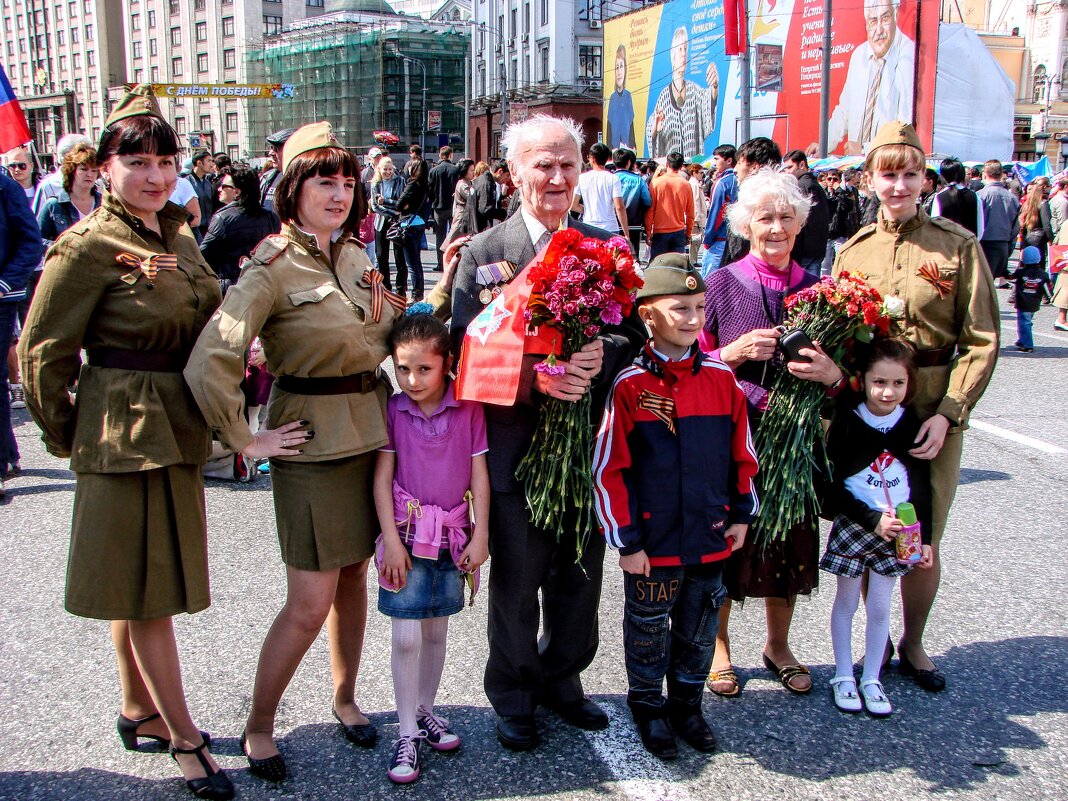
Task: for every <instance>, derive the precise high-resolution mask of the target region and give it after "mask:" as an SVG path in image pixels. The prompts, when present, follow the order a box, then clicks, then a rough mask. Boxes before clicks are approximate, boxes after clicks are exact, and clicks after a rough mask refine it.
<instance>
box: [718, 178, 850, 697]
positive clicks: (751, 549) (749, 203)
mask: <svg viewBox="0 0 1068 801" xmlns="http://www.w3.org/2000/svg"><path fill="white" fill-rule="evenodd" d="M809 206H810V201H809V200H808V198H807V197H806V196H805V194H804V193H803V192H802V191H801V190H800V188H799V187H798V184H797V179H796V178H794V177H793V176H792V175H789V174H787V173H778V172H773V171H772V170H770V169H764V170H761V171H760V172H758V173H757V174H756V175H752V176H749V177H748V178H747V179H746V180H745V181H743V182H742V184H741V188H740V190H739V192H738V201H737V202H736V203H735V204H733V205H732V206H731V208H730V211H728V217H729V219H730V225H731V229H732V230H733V231H736V232H738V233H739V234H741V235H742V236H744V237H747V238H748V240H749V254H748V255H746V256H745V257H743V258H742V259H740V260H738V261H736V262H734V263H733V264H731V265H729V266H727V267H724V268H723V269H720V270H717V271H715V272H714V273H712V274H711V275H710V276H709V278H708V291H707V294H706V298H705V299H706V306H705V329H704V335H705V337H704V342H705V345H706V346H708V347H711V348H712V355H713V356H714V357H715V358H717V359H721V360H722V361H723V362H725V363H726V364H727V365H728V366H729V367H730V368H731V369H732V370H733V371H734V375H735V377H736V378H737V380H738V383H739V384H740V385H741V388H742V391H743V392H744V393H745V396H746V400H747V406H748V409H749V422H750V427H751V428H752V429H753V430H755V429H756V428H757V426H758V425H759V423H760V419H761V417H762V415H763V413H764V410H765V409H766V408H767V404H768V388H769V387H771V385H772V382H773V381H774V380H775V376H776V374H777V373H778V371H780V370H783V369H787V370H789V371H790V372H791V373H792V374H793V375H795V376H797V377H798V378H802V379H805V380H809V381H819V382H821V383H823V384H825V385H827V386H832V385H834V384H836V383H837V382H838V381H839V380H840V379H841V378H842V371H841V369H840V368H839V367H838V365H837V364H835V362H834V360H832V359H831V358H830V357H829V356H827V355H826V354H825V353H824V352H823V350H822V349H820V348H819V344H818V343H816V347H815V349H814V350H810V349H802V351H801V353H802V355H804V356H808V357H809V358H811V359H812V361H811V362H810V363H802V362H790V363H784V362H782V361H781V360H780V359H779V358H778V357H777V355H776V354H777V351H776V345H777V343H778V339H779V331H778V330H777V326H779V325H780V324H781V323H782V319H783V300H784V298H786V297H787V296H788V295H791V294H793V293H795V292H797V291H798V290H800V289H803V288H805V287H807V286H810V285H812V284H814V283H816V281H817V276H815V275H812V274H810V273H807V272H805V271H804V270H802V269H801V267H800V265H799V264H798V263H797V262H795V261H793V260H791V258H790V251H791V250H792V249H793V246H794V240H795V239H796V238H797V234H798V232H799V231H800V230H801V228H802V227H803V226H804V224H805V221H806V220H807V219H808V213H809ZM759 527H760V521H759V518H758V520H757V522H756V524H755V526H754V528H753V530H752V531H751V536H750V537H748V538H747V539H746V544H745V546H744V547H743V548H741V549H739V550H738V551H736V552H735V553H734V555H733V556H732V557H731V559H730V561H729V562H728V563H727V565H726V567H725V569H724V574H723V583H724V585H725V586H726V587H727V592H728V595H729V596H730V599H731V600H733V601H743V600H745V599H746V598H754V597H755V598H764V601H765V607H766V613H767V627H768V636H767V641H766V643H765V645H764V651H763V661H764V665H765V666H766V667H767V668H768V669H769V670H771V671H772V672H774V673H775V674H776V675H777V676H778V678H779V681H780V682H782V685H783V686H784V687H785V688H786V689H787V690H790V691H791V692H795V693H807V692H808V691H809V690H811V689H812V679H811V677H810V676H809V673H808V668H806V667H804V666H803V665H801V664H800V663H799V662H798V660H797V659H796V658H795V657H794V654H793V652H792V651H791V650H790V645H789V642H788V637H789V633H790V623H791V620H792V618H793V610H794V600H795V598H796V596H797V595H807V594H808V593H810V592H811V591H812V590H813V589H814V588H815V586H816V584H817V581H818V575H817V574H818V573H819V570H818V558H819V553H818V547H819V542H818V540H819V528H818V524H817V521H815V520H812V521H810V522H806V523H804V524H802V525H799V526H797V527H795V528H794V529H793V530H791V532H790V534H789V535H788V536H787V538H786V540H785V541H784V542H782V543H766V544H765V543H764V542H762V538H761V536H760V533H759ZM730 609H731V603H730V601H728V602H727V603H726V604H724V606H723V607H722V609H721V611H720V623H719V634H718V635H717V640H716V655H715V658H714V659H713V662H712V672H711V674H709V681H708V686H709V689H711V690H712V691H713V692H714V693H716V694H718V695H722V696H727V697H730V696H735V695H737V694H738V693H739V692H741V685H740V684H739V682H738V676H737V674H736V673H735V672H734V670H733V669H732V667H731V651H730V639H729V636H728V629H727V621H728V618H729V616H730Z"/></svg>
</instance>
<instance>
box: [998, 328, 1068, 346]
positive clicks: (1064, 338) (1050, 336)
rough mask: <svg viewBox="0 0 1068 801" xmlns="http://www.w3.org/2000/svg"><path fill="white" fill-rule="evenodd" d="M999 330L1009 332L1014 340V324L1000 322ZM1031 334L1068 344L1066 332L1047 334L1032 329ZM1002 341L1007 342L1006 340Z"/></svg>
mask: <svg viewBox="0 0 1068 801" xmlns="http://www.w3.org/2000/svg"><path fill="white" fill-rule="evenodd" d="M1001 330H1002V331H1004V332H1006V333H1009V334H1011V335H1012V336H1013V341H1015V337H1016V335H1017V334H1016V326H1015V325H1012V324H1011V323H1002V324H1001ZM1031 335H1032V336H1036V337H1042V338H1043V339H1055V340H1056V341H1057V342H1063V343H1064V344H1065V345H1068V334H1047V333H1044V332H1042V331H1032V332H1031ZM1004 341H1005V342H1007V341H1008V340H1004Z"/></svg>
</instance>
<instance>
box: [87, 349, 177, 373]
mask: <svg viewBox="0 0 1068 801" xmlns="http://www.w3.org/2000/svg"><path fill="white" fill-rule="evenodd" d="M88 354H89V364H90V365H91V366H92V367H111V368H114V369H116V370H138V371H143V372H149V373H180V372H182V370H184V369H185V364H186V362H188V361H189V354H188V353H182V352H178V351H162V350H124V349H123V348H90V349H89V351H88Z"/></svg>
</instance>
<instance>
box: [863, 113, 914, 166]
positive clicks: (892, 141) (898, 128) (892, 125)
mask: <svg viewBox="0 0 1068 801" xmlns="http://www.w3.org/2000/svg"><path fill="white" fill-rule="evenodd" d="M886 145H908V146H909V147H914V148H916V149H917V150H918V151H920V155H921V156H925V155H926V152H925V151H924V149H923V145H922V144H921V143H920V137H919V136H918V135H917V133H916V129H915V128H913V127H912V126H911V125H909V124H908V123H907V122H902V121H901V120H891V121H890V122H887V123H884V124H883V125H880V126H879V130H878V132H877V133H876V134H875V138H874V139H872V140H871V142H869V143H868V156H869V157H870V156H871V154H872V153H874V152H875V151H876V149H878V148H880V147H885V146H886Z"/></svg>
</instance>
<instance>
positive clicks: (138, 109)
mask: <svg viewBox="0 0 1068 801" xmlns="http://www.w3.org/2000/svg"><path fill="white" fill-rule="evenodd" d="M140 116H147V117H159V118H160V119H161V120H162V119H165V118H164V116H163V114H162V113H161V112H160V110H159V102H158V101H157V100H156V93H155V92H153V91H152V84H150V83H139V84H137V86H135V87H133V88H132V89H130V90H129V91H128V92H126V94H124V95H123V96H122V97H121V98H120V99H119V102H118V103H116V104H115V108H113V109H112V110H111V113H110V114H108V118H107V119H106V120H105V121H104V127H105V128H107V127H109V126H111V125H113V124H114V123H116V122H118V121H119V120H125V119H127V118H128V117H140Z"/></svg>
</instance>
